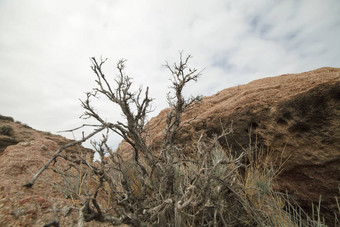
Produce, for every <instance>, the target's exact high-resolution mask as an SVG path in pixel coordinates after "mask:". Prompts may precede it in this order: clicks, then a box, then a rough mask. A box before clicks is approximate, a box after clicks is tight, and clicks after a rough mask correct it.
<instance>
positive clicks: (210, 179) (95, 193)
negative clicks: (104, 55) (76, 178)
mask: <svg viewBox="0 0 340 227" xmlns="http://www.w3.org/2000/svg"><path fill="white" fill-rule="evenodd" d="M190 58H191V56H190V55H189V56H187V57H183V56H182V53H180V58H179V62H178V63H175V64H174V65H172V66H171V65H169V64H168V63H166V65H165V67H166V68H168V69H169V71H170V72H171V74H172V78H171V81H172V86H171V89H172V93H169V94H168V97H167V98H168V102H169V106H170V108H169V112H168V115H167V118H166V125H165V129H164V137H163V143H162V145H161V147H160V148H159V149H160V150H157V151H155V150H151V148H150V147H152V144H148V143H147V141H146V136H147V135H148V132H147V131H146V128H147V127H145V124H146V119H147V114H148V113H149V112H150V111H151V102H152V99H151V98H149V89H148V88H146V90H145V91H144V92H143V89H142V88H140V89H139V90H138V91H137V92H133V91H131V87H132V80H131V78H130V77H129V76H127V75H126V74H125V71H124V70H125V61H124V60H120V61H119V62H118V64H117V69H118V72H119V74H118V76H117V78H116V79H114V83H113V85H112V83H110V79H109V78H107V77H106V75H105V74H104V72H103V70H102V66H103V64H104V63H105V62H106V59H105V60H102V59H101V60H100V61H97V60H96V59H95V58H91V62H92V66H91V68H92V70H93V72H94V74H95V75H96V80H95V82H96V85H97V86H96V87H95V88H94V89H93V91H92V92H88V93H87V94H86V99H85V100H82V101H81V104H82V107H83V108H84V109H85V113H84V114H83V115H82V116H83V117H84V118H85V119H88V118H92V119H95V120H96V121H97V122H98V125H96V126H95V127H96V130H95V132H94V133H97V132H99V131H102V130H105V129H106V132H107V133H108V131H109V130H111V131H113V132H115V133H117V134H118V135H120V136H121V137H122V138H123V139H124V140H125V141H126V142H127V143H129V144H130V145H131V147H132V152H133V158H132V159H131V160H130V159H127V158H123V157H122V156H121V154H120V153H117V152H114V151H112V150H111V148H110V147H109V146H108V145H107V139H108V134H105V135H104V136H103V138H102V140H101V141H99V142H93V147H94V149H95V150H96V151H97V152H98V153H99V155H100V162H99V163H89V162H88V161H87V160H85V159H84V158H83V157H82V156H79V157H78V158H76V159H70V158H68V157H67V156H65V155H62V154H61V150H62V149H64V148H65V146H64V147H61V148H60V149H58V151H57V152H56V154H55V155H54V156H53V157H52V159H51V161H50V162H49V163H47V164H46V165H45V166H44V167H43V168H44V169H46V168H47V167H48V166H49V164H50V163H51V162H52V161H53V160H55V159H56V157H62V158H64V159H65V160H67V161H69V162H71V163H72V164H73V165H72V166H73V167H74V166H77V167H74V168H78V169H80V170H82V169H84V170H86V173H88V174H87V175H86V176H88V177H87V178H84V179H85V180H87V182H85V183H84V184H83V185H91V186H88V189H87V190H86V192H84V193H83V194H81V195H79V197H80V200H81V201H83V202H82V205H81V207H78V209H79V220H78V226H83V225H84V221H91V220H97V221H100V222H110V223H111V224H113V225H119V224H122V223H125V224H128V225H132V226H152V225H155V226H166V225H170V226H256V224H261V225H262V224H264V225H267V226H272V225H273V222H271V220H268V217H274V216H275V215H276V214H277V213H278V212H279V211H278V210H277V207H279V206H275V205H276V204H274V205H273V204H272V203H271V200H272V198H271V197H270V196H271V194H269V193H271V192H270V190H266V192H265V193H267V194H265V196H264V197H259V195H261V196H262V195H264V194H263V193H262V191H261V190H262V189H259V188H256V187H258V185H255V186H254V185H250V187H251V190H252V194H247V193H248V191H247V190H249V189H248V188H246V189H245V185H244V184H245V183H244V182H246V181H245V180H244V179H243V178H242V174H240V172H242V171H239V170H240V168H241V167H242V168H243V169H244V168H246V167H245V166H244V164H243V163H242V160H243V157H244V153H242V154H241V155H240V156H233V155H232V152H231V151H230V150H228V151H226V150H224V149H222V147H221V146H220V144H219V140H220V139H221V138H222V137H223V138H225V137H226V136H227V134H228V133H229V131H230V132H232V130H229V131H225V130H224V133H223V135H221V136H216V137H215V138H213V139H212V141H208V140H207V139H205V138H204V136H203V134H202V135H201V137H200V139H199V140H198V141H197V145H196V146H194V147H193V154H192V155H190V157H189V156H187V155H186V154H185V153H184V152H181V150H180V149H179V148H178V146H176V139H177V138H178V136H179V133H180V130H181V127H182V126H183V123H182V119H181V117H182V113H183V111H184V110H185V109H186V108H187V107H188V106H189V105H190V103H191V102H192V101H194V100H195V99H194V100H186V99H185V98H184V97H183V89H184V87H185V86H186V85H187V84H188V83H189V82H190V81H197V79H198V78H199V76H200V75H201V71H198V70H197V69H195V68H189V67H188V62H189V60H190ZM100 95H102V96H104V97H106V98H108V99H109V101H111V103H113V104H115V106H118V107H119V108H120V110H121V111H122V113H123V115H124V117H125V120H126V122H119V121H117V122H107V121H105V120H104V119H103V118H102V117H101V114H100V113H98V112H97V111H96V110H95V108H94V107H93V106H92V105H91V100H92V98H94V97H98V96H100ZM90 136H92V134H90V135H89V136H87V137H84V138H83V140H80V141H76V142H75V143H74V144H78V143H81V142H83V141H84V140H85V139H88V138H90ZM70 145H72V144H70ZM70 145H67V146H70ZM253 166H254V167H257V165H256V163H254V165H253ZM248 168H249V172H250V173H251V172H255V173H257V172H256V171H258V170H256V171H255V170H253V169H251V168H250V167H248ZM44 169H43V170H44ZM77 171H78V172H81V171H79V170H77ZM271 171H272V170H271ZM267 172H268V171H267V170H266V169H263V170H262V169H261V171H259V173H258V174H259V175H258V176H257V177H259V178H261V179H262V178H264V177H267V175H265V174H266V173H267ZM269 172H270V171H269ZM243 173H244V171H243ZM40 174H41V172H39V173H38V174H37V175H36V176H35V177H34V180H36V178H38V177H39V175H40ZM261 174H262V175H261ZM263 175H264V176H263ZM271 177H272V175H271ZM266 179H267V178H266ZM34 180H33V181H30V182H29V183H28V184H27V186H32V185H33V182H34ZM251 180H252V181H251V182H253V179H251ZM269 180H271V179H269ZM90 183H91V184H90ZM254 188H255V189H254ZM254 190H255V191H256V190H258V191H261V193H262V194H261V193H257V191H256V193H255V192H254ZM253 192H254V193H253ZM268 197H270V199H269V200H268V199H267V198H268ZM103 198H104V199H103ZM261 198H262V200H261ZM263 198H265V199H263ZM273 198H274V197H273ZM252 201H254V204H255V205H254V206H255V208H253V207H252V206H253V204H252ZM262 203H263V204H264V205H263V207H266V208H265V211H266V212H267V211H269V210H274V211H273V212H274V213H270V214H267V213H261V210H260V208H258V207H256V206H259V205H261V204H262ZM261 206H262V205H261ZM275 209H276V210H275ZM273 214H275V215H273ZM280 215H281V216H284V215H283V214H281V213H280ZM285 221H286V220H285Z"/></svg>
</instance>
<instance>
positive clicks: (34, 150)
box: [0, 115, 105, 226]
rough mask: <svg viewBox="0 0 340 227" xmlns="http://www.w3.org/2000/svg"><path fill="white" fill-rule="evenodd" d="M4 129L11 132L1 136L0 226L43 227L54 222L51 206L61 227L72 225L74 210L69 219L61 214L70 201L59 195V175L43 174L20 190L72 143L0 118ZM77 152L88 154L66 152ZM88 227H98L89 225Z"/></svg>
mask: <svg viewBox="0 0 340 227" xmlns="http://www.w3.org/2000/svg"><path fill="white" fill-rule="evenodd" d="M3 127H7V128H8V127H10V128H11V129H12V132H11V133H10V135H0V176H1V180H0V226H43V225H44V224H47V223H49V222H50V221H53V220H54V211H53V208H52V207H53V204H55V206H56V211H57V214H58V218H59V221H60V224H61V226H73V225H75V224H76V222H77V219H78V211H77V210H74V209H73V210H72V211H70V212H69V213H70V214H68V215H64V214H63V210H65V209H69V204H70V200H69V199H66V198H65V194H64V193H63V192H62V188H61V187H60V186H62V185H64V184H63V180H62V179H61V177H60V176H59V175H58V174H56V173H54V172H53V171H51V170H46V171H44V173H43V174H42V175H41V177H40V178H39V179H38V180H37V181H36V182H35V184H34V186H33V187H32V188H26V187H23V186H22V185H23V184H24V183H26V182H27V181H28V180H30V179H31V177H32V176H33V174H35V173H37V171H38V170H39V169H40V168H41V167H42V166H43V165H44V164H45V163H46V162H47V161H48V160H49V159H50V158H51V157H52V155H53V154H54V152H55V151H56V150H57V149H58V147H59V146H61V145H65V144H67V143H70V142H71V141H70V140H67V139H66V138H64V137H61V136H58V135H53V134H51V133H48V132H41V131H37V130H34V129H32V128H30V127H29V126H27V125H23V124H20V123H18V122H14V121H13V119H12V120H9V119H6V118H4V117H3V116H1V115H0V128H3ZM79 149H83V150H86V151H89V149H86V148H81V147H80V148H79V147H78V148H77V147H71V148H70V149H69V150H68V151H67V152H69V153H71V154H72V152H79V151H80V150H79ZM84 152H85V151H84ZM92 154H93V151H92ZM64 163H65V162H64ZM62 164H63V160H61V159H60V160H59V159H58V162H57V165H59V166H60V165H62ZM52 184H53V185H54V186H52ZM58 186H59V188H58ZM74 222H75V223H74ZM89 226H100V225H99V224H95V223H92V224H89ZM104 226H105V225H104Z"/></svg>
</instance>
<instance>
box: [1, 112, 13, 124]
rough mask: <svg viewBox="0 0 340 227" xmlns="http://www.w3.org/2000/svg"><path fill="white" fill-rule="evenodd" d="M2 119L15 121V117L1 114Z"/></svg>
mask: <svg viewBox="0 0 340 227" xmlns="http://www.w3.org/2000/svg"><path fill="white" fill-rule="evenodd" d="M0 120H5V121H11V122H14V119H13V117H8V116H3V115H1V114H0Z"/></svg>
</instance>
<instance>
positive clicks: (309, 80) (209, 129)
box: [119, 68, 340, 223]
mask: <svg viewBox="0 0 340 227" xmlns="http://www.w3.org/2000/svg"><path fill="white" fill-rule="evenodd" d="M202 79H204V77H203V78H202ZM226 86H227V85H226ZM167 112H168V109H165V110H163V111H161V112H160V114H159V115H158V116H156V117H154V118H152V119H151V120H150V122H149V123H148V125H147V127H149V128H150V130H151V131H150V134H151V135H152V136H153V141H154V148H155V150H156V151H157V148H159V144H160V143H161V141H162V136H163V131H164V127H165V120H166V114H167ZM223 129H226V130H231V129H232V131H233V133H231V134H229V135H228V136H227V139H228V144H229V146H230V147H231V148H232V150H233V151H234V152H237V153H240V152H242V151H243V149H244V148H247V147H248V144H249V134H251V139H252V141H253V142H254V141H255V140H257V143H258V145H259V146H263V147H265V148H269V149H271V150H272V151H273V152H274V155H276V157H280V155H281V154H282V151H283V150H284V153H283V159H287V158H288V161H287V162H286V164H285V165H284V171H283V172H282V173H281V175H280V176H279V177H278V178H277V182H278V183H279V189H280V190H282V191H286V190H287V191H288V193H289V194H291V195H292V196H293V197H294V198H295V199H296V200H297V201H298V202H299V203H300V205H301V206H302V207H303V208H305V209H306V210H309V211H310V208H311V204H312V202H313V203H314V204H316V203H318V201H319V196H320V195H321V197H322V203H321V207H322V208H321V212H322V213H323V214H325V215H326V218H327V219H328V221H329V220H330V221H332V222H333V223H334V213H333V212H338V211H337V208H336V206H334V205H335V199H334V197H335V196H339V188H338V187H339V185H340V69H339V68H320V69H317V70H314V71H310V72H304V73H300V74H287V75H282V76H277V77H269V78H264V79H260V80H256V81H253V82H250V83H248V84H246V85H240V86H236V87H232V88H228V89H225V90H222V91H220V92H218V93H217V94H215V95H213V96H210V97H205V98H203V100H202V102H200V103H194V104H193V105H191V106H190V107H189V108H188V109H187V110H186V111H185V112H184V113H183V129H182V130H181V132H180V133H179V135H178V140H177V141H178V143H180V144H181V145H184V146H187V149H184V150H186V151H187V152H190V146H191V145H192V144H195V143H196V141H197V139H198V137H199V135H200V134H201V133H202V132H204V133H205V134H206V135H207V136H208V137H212V136H213V135H214V134H220V133H221V132H222V130H223ZM250 132H251V133H250ZM220 142H221V144H222V145H224V146H226V142H225V139H224V138H223V139H221V140H220ZM124 150H126V151H128V150H129V147H128V146H127V144H126V143H125V144H124V143H123V144H121V145H120V147H119V151H120V152H123V151H124Z"/></svg>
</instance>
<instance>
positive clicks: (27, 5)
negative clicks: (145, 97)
mask: <svg viewBox="0 0 340 227" xmlns="http://www.w3.org/2000/svg"><path fill="white" fill-rule="evenodd" d="M0 29H1V30H0V92H1V96H0V114H2V115H9V116H12V117H14V118H15V119H16V120H18V121H21V122H24V123H27V124H28V125H30V126H31V127H33V128H36V129H39V130H43V131H50V132H52V133H56V132H57V131H59V130H65V129H70V128H74V127H77V126H79V125H81V124H82V123H85V122H84V121H83V120H81V119H79V116H80V115H81V114H82V112H83V110H82V108H81V106H80V102H79V99H80V98H81V99H83V98H84V97H85V95H84V93H85V92H86V91H90V90H91V88H92V87H93V86H94V85H95V83H94V79H95V77H94V75H93V73H92V71H91V69H90V60H89V57H92V56H96V57H100V56H103V57H105V58H106V57H107V58H108V61H107V63H106V64H105V67H104V70H105V72H106V74H107V75H111V76H112V77H114V76H115V75H117V70H116V69H115V65H116V63H117V61H118V60H119V59H121V58H125V59H128V61H127V62H126V73H127V74H128V75H130V76H131V77H133V78H134V82H135V84H136V86H139V85H144V87H145V86H149V87H150V95H151V96H152V97H154V98H155V99H156V100H155V102H154V105H153V106H154V107H155V108H156V110H155V112H154V113H153V115H155V114H157V113H158V112H159V111H160V110H162V109H163V108H165V107H166V105H167V104H166V101H165V100H166V99H165V97H166V91H167V89H168V86H169V80H168V78H169V76H170V75H169V73H168V71H167V70H166V69H165V68H164V67H162V65H163V64H164V62H165V61H166V60H167V61H168V62H169V63H172V62H175V61H176V60H177V59H178V51H179V50H183V51H184V53H185V54H188V53H190V54H192V55H193V56H194V57H193V58H192V60H191V62H190V65H191V66H192V67H196V68H198V69H203V68H205V70H204V72H203V75H202V77H201V78H200V80H199V81H198V82H197V83H194V84H191V85H190V86H188V87H187V88H186V90H185V94H186V95H189V94H193V95H197V94H201V95H213V94H214V93H216V92H218V91H220V90H222V89H224V88H227V87H231V86H235V85H239V84H244V83H247V82H250V81H251V80H254V79H259V78H263V77H267V76H275V75H280V74H285V73H297V72H303V71H309V70H313V69H316V68H320V67H324V66H330V67H340V1H339V0H287V1H279V0H277V1H272V0H268V1H266V0H256V1H240V0H237V1H235V0H230V1H226V0H209V1H203V0H171V1H170V0H168V1H164V0H138V1H130V0H79V1H75V0H73V1H71V0H55V1H52V0H0ZM100 101H101V102H102V103H103V105H101V107H100V108H98V109H100V110H102V111H103V113H102V114H103V115H104V116H105V118H107V119H108V120H115V119H119V118H120V112H119V111H118V108H117V107H115V106H107V105H106V104H107V103H105V101H104V99H103V100H100ZM63 135H65V136H67V137H71V135H69V134H63Z"/></svg>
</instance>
